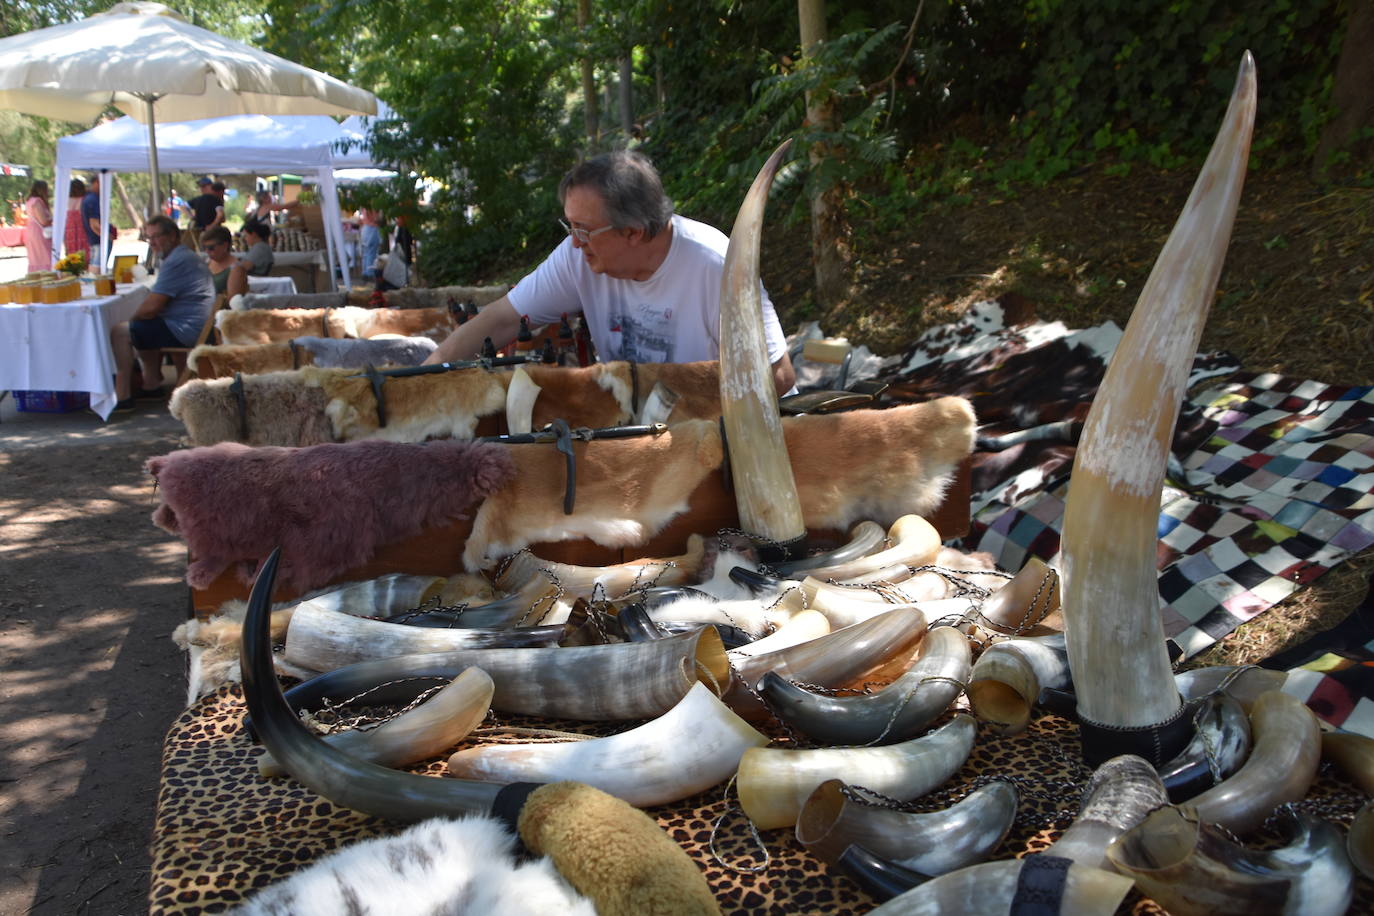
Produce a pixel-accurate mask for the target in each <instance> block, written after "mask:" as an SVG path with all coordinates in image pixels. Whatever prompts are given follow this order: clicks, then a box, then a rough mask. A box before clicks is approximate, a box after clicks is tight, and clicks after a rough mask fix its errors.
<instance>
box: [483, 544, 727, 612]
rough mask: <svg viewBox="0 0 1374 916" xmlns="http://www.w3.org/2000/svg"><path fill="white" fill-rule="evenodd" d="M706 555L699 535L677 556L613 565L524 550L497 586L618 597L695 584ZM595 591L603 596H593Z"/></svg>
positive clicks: (510, 563)
mask: <svg viewBox="0 0 1374 916" xmlns="http://www.w3.org/2000/svg"><path fill="white" fill-rule="evenodd" d="M705 553H706V542H705V540H704V539H703V538H702V537H701V535H698V534H693V535H691V536H690V537H688V538H687V550H686V552H685V553H683V554H681V555H679V556H675V557H664V558H663V559H642V560H632V561H630V562H628V563H617V564H615V565H613V566H574V565H572V564H569V563H554V562H552V561H550V560H541V559H540V558H539V557H536V556H535V555H534V554H532V553H529V552H528V551H523V552H521V553H518V554H516V555H515V556H513V557H511V559H510V561H509V562H508V563H507V564H506V565H505V567H504V568H503V569H502V570H501V572H500V574H499V575H498V576H497V577H496V586H497V587H498V588H501V589H505V590H508V591H510V590H514V589H518V588H521V587H523V586H524V585H525V584H527V583H529V582H530V581H541V580H542V581H546V582H548V583H549V584H550V585H555V584H556V585H557V587H559V588H561V589H562V590H563V592H564V594H566V595H568V596H571V597H574V598H592V597H604V598H620V597H622V596H623V595H625V594H626V593H627V592H630V591H632V590H634V591H642V590H643V589H646V588H654V587H667V586H673V585H685V584H687V583H689V582H695V581H696V580H697V578H698V576H699V575H700V573H701V561H702V558H703V557H704V556H705ZM598 588H599V589H600V590H601V591H602V592H603V593H604V594H602V595H599V596H598V595H596V594H595V593H596V591H597V589H598Z"/></svg>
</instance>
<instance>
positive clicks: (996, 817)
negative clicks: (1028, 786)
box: [797, 779, 1016, 876]
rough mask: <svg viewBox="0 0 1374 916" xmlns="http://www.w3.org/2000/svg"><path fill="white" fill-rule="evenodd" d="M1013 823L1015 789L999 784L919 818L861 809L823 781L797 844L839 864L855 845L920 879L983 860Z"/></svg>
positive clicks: (850, 793) (857, 796) (800, 823)
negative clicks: (916, 874) (919, 876)
mask: <svg viewBox="0 0 1374 916" xmlns="http://www.w3.org/2000/svg"><path fill="white" fill-rule="evenodd" d="M1014 820H1016V789H1015V788H1013V787H1012V784H1011V783H1009V782H1005V781H1003V780H1000V779H999V780H996V781H994V782H990V783H988V784H987V785H985V786H980V787H979V788H977V789H975V790H974V791H972V792H970V793H969V794H968V796H967V797H966V798H964V799H963V800H961V801H960V802H959V803H958V804H955V805H951V806H950V807H948V808H946V809H944V810H943V811H931V812H928V813H924V814H912V813H908V812H906V811H898V810H895V809H893V808H890V807H886V806H880V805H877V804H872V803H865V802H864V801H863V798H862V794H861V793H856V792H854V790H852V789H849V787H847V786H846V785H845V784H844V782H842V781H841V780H838V779H828V780H826V781H825V782H823V783H821V784H820V785H819V786H817V787H816V791H814V792H812V793H811V796H810V797H809V798H807V800H806V804H805V805H803V806H802V810H801V814H800V816H798V818H797V841H798V842H799V843H801V844H802V846H804V847H806V850H807V852H809V853H811V854H812V855H813V856H815V857H816V858H818V859H820V860H821V861H822V862H829V863H832V864H833V863H836V862H838V861H839V859H840V857H841V855H843V853H844V852H845V850H846V849H848V848H849V847H850V846H853V845H856V844H857V845H859V846H862V847H863V848H864V849H865V850H867V851H868V852H870V853H872V854H873V855H875V856H877V857H879V858H881V859H883V860H884V861H886V862H890V863H893V864H896V865H900V866H902V867H903V868H907V869H910V870H912V871H914V872H917V873H919V874H921V875H925V876H931V875H943V874H944V873H945V872H949V871H954V870H955V869H957V868H963V867H964V866H965V865H972V864H973V863H975V862H981V861H983V860H984V859H986V858H987V857H988V854H989V853H991V852H992V851H993V850H994V849H996V848H997V844H998V843H1001V842H1002V838H1003V837H1005V836H1006V835H1007V831H1008V830H1010V829H1011V825H1012V821H1014Z"/></svg>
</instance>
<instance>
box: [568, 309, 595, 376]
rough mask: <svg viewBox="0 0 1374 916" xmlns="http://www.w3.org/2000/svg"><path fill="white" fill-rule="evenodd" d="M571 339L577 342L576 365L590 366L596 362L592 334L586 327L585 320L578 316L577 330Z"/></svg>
mask: <svg viewBox="0 0 1374 916" xmlns="http://www.w3.org/2000/svg"><path fill="white" fill-rule="evenodd" d="M573 339H574V340H576V341H577V364H578V365H579V366H590V365H591V364H592V363H593V362H595V361H596V350H595V348H594V347H593V346H592V332H591V329H590V328H588V327H587V319H585V318H583V317H581V316H578V319H577V330H576V331H574V332H573Z"/></svg>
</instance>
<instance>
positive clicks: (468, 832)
mask: <svg viewBox="0 0 1374 916" xmlns="http://www.w3.org/2000/svg"><path fill="white" fill-rule="evenodd" d="M515 854H516V838H515V835H514V834H513V833H511V832H510V831H509V830H508V829H507V828H506V827H505V826H504V825H503V824H502V823H501V822H500V821H498V820H496V819H495V818H490V817H480V816H473V817H467V818H463V819H461V820H448V819H444V818H435V819H434V820H429V821H421V822H420V823H418V824H415V825H414V826H412V827H410V828H408V829H407V830H405V831H404V832H402V833H399V834H397V835H395V836H390V837H378V838H375V839H371V840H364V841H363V842H360V843H354V844H352V845H351V846H346V847H344V848H343V849H340V850H337V851H336V852H334V853H332V854H330V855H328V856H326V857H325V858H323V859H321V860H319V861H318V862H316V863H315V864H313V865H311V866H310V867H308V868H305V869H303V870H302V871H299V872H297V873H296V874H294V875H292V876H291V877H289V878H287V879H285V880H284V881H280V882H278V883H276V884H273V885H270V886H269V887H267V888H266V889H264V890H262V891H259V892H258V893H257V894H255V895H254V896H253V897H251V898H249V900H248V901H247V902H246V903H244V904H243V905H242V906H240V907H238V908H237V909H235V910H233V911H232V912H233V913H234V914H236V916H281V914H288V913H289V914H291V916H337V914H340V913H359V914H372V916H384V914H395V916H410V914H414V913H430V914H451V916H459V914H466V913H471V914H474V916H476V914H501V916H526V914H528V916H547V914H550V913H557V914H560V916H596V908H595V907H594V906H593V905H592V902H591V901H590V900H588V899H586V898H585V897H582V896H581V895H579V894H578V893H577V891H575V890H573V888H572V887H571V886H570V885H569V884H568V883H567V882H566V881H565V880H564V879H563V877H562V876H561V875H559V873H558V870H557V869H556V868H555V867H554V865H553V862H552V861H551V860H550V859H548V858H538V859H532V860H529V861H524V862H518V861H517V860H516V858H515Z"/></svg>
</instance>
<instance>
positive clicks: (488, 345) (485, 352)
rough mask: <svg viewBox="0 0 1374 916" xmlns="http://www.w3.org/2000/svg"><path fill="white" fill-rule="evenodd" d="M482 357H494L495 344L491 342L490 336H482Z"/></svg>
mask: <svg viewBox="0 0 1374 916" xmlns="http://www.w3.org/2000/svg"><path fill="white" fill-rule="evenodd" d="M482 358H483V359H495V358H496V344H494V343H492V342H491V338H490V337H484V338H482Z"/></svg>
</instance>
